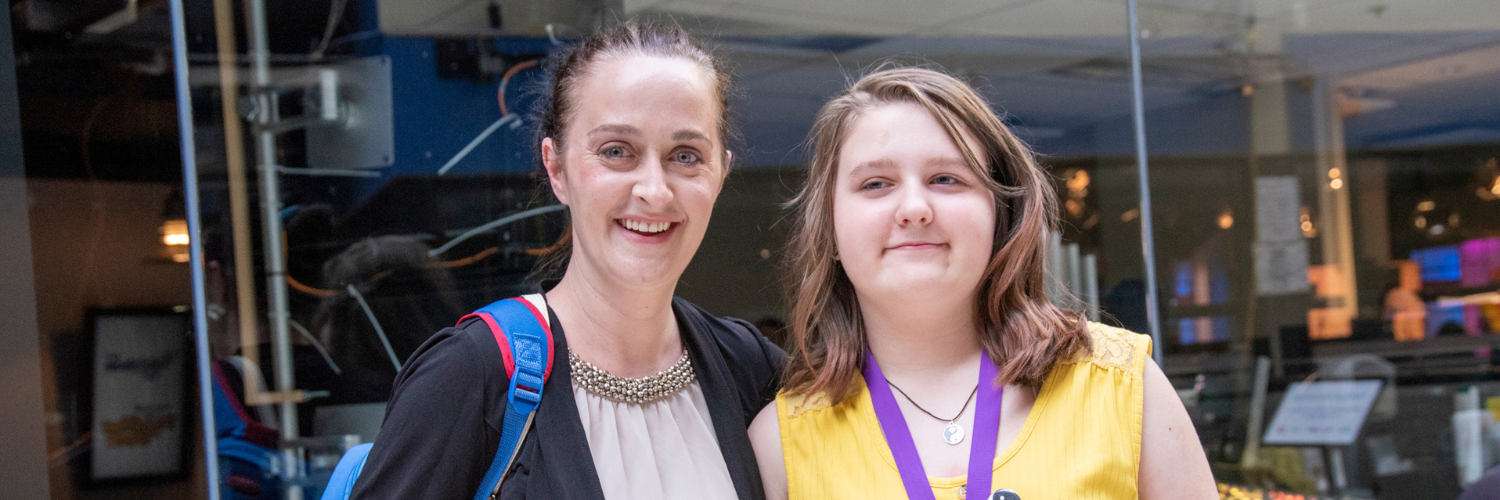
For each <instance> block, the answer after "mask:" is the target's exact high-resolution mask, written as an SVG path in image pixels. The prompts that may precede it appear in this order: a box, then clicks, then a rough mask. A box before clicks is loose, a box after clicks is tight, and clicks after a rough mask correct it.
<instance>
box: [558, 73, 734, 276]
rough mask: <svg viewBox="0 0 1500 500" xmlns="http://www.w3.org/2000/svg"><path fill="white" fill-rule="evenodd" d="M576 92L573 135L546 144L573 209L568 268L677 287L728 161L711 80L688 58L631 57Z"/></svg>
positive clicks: (561, 193) (583, 81)
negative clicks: (571, 243) (571, 252)
mask: <svg viewBox="0 0 1500 500" xmlns="http://www.w3.org/2000/svg"><path fill="white" fill-rule="evenodd" d="M572 93H573V95H572V97H573V103H572V109H573V110H574V111H573V112H572V113H571V116H568V117H565V119H567V120H568V123H567V126H566V127H564V129H565V132H564V133H565V134H566V138H565V140H564V141H562V143H561V144H559V143H558V142H557V141H556V140H554V139H553V138H547V139H544V140H543V141H542V162H543V164H544V165H545V166H546V168H547V175H548V177H549V178H550V181H551V185H552V192H553V193H555V194H556V195H557V198H558V199H559V200H561V201H562V203H564V204H566V205H568V210H569V213H570V214H571V216H572V224H573V233H572V235H573V245H574V247H573V256H572V263H571V264H570V265H569V269H570V272H571V271H572V270H574V269H577V270H580V271H585V272H587V273H589V274H590V275H591V276H594V277H598V278H604V279H609V280H614V281H618V282H621V283H623V284H631V285H648V284H663V283H670V284H675V283H676V282H677V278H678V277H679V276H681V275H682V271H683V269H685V268H686V267H687V265H688V261H689V260H691V259H692V257H693V253H694V252H696V251H697V250H698V245H699V244H700V243H702V242H703V233H704V230H705V229H706V228H707V227H708V219H709V215H710V214H712V213H713V208H714V199H715V198H717V197H718V195H719V189H720V188H721V187H723V183H724V175H725V173H726V168H727V165H726V164H725V162H726V161H727V160H728V155H727V153H725V152H724V150H723V139H722V138H721V137H718V131H719V127H718V124H719V114H720V110H719V104H718V101H717V99H716V97H717V95H716V93H715V90H714V82H713V80H711V79H710V77H709V75H708V74H706V72H705V71H703V70H702V69H701V68H699V67H698V66H697V65H696V64H694V63H693V62H690V61H688V60H685V59H680V58H672V57H654V56H645V55H624V56H616V57H608V58H605V59H602V60H599V61H596V62H594V63H593V64H592V65H591V67H589V68H588V69H587V72H586V73H585V74H583V75H582V76H580V78H579V79H578V81H577V83H576V85H575V86H574V87H573V90H572Z"/></svg>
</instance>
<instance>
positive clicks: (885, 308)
mask: <svg viewBox="0 0 1500 500" xmlns="http://www.w3.org/2000/svg"><path fill="white" fill-rule="evenodd" d="M860 304H861V307H860V309H861V315H862V317H863V319H864V326H865V332H866V338H867V339H868V342H869V346H870V352H871V353H873V354H874V355H875V359H876V360H877V362H879V363H880V370H881V371H882V372H883V373H885V375H886V378H889V379H891V381H892V382H895V383H897V384H900V383H901V382H903V381H905V382H907V383H909V384H922V385H926V384H938V383H952V382H956V381H958V380H969V381H972V380H975V379H976V378H977V377H978V376H979V359H980V353H981V352H982V349H983V347H982V346H981V344H980V342H979V326H978V317H977V314H976V312H975V311H974V309H973V302H972V301H967V300H960V301H950V302H946V303H944V302H940V301H922V300H914V301H908V302H905V303H902V304H899V305H897V304H891V305H880V306H874V307H871V306H870V305H868V304H869V302H868V301H866V300H864V298H861V300H860Z"/></svg>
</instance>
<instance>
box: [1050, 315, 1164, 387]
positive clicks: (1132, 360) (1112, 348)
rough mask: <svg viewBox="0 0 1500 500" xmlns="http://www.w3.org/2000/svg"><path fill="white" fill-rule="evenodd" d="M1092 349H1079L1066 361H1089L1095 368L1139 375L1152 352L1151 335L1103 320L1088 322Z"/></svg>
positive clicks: (1128, 375) (1131, 376) (1076, 362)
mask: <svg viewBox="0 0 1500 500" xmlns="http://www.w3.org/2000/svg"><path fill="white" fill-rule="evenodd" d="M1087 328H1088V333H1089V350H1088V351H1086V352H1079V353H1078V354H1077V355H1076V356H1074V357H1073V359H1072V360H1070V361H1069V362H1068V363H1067V364H1080V363H1087V364H1088V365H1091V366H1092V367H1095V368H1101V369H1105V370H1117V371H1119V372H1120V374H1121V375H1124V376H1126V377H1127V378H1134V377H1137V376H1140V375H1141V374H1142V373H1143V372H1142V370H1144V369H1145V361H1146V358H1147V357H1150V356H1151V337H1150V336H1147V335H1143V334H1139V333H1136V332H1132V331H1130V330H1126V329H1124V328H1118V327H1113V326H1109V325H1105V324H1102V323H1094V322H1089V323H1088V327H1087Z"/></svg>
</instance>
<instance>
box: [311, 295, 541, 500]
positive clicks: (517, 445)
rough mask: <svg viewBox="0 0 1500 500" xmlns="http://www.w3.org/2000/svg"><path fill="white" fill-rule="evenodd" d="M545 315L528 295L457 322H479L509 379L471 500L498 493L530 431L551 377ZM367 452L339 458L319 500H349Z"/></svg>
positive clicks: (355, 449) (535, 298)
mask: <svg viewBox="0 0 1500 500" xmlns="http://www.w3.org/2000/svg"><path fill="white" fill-rule="evenodd" d="M546 311H547V303H546V301H545V300H544V299H543V298H542V296H541V294H532V295H526V296H523V297H512V298H509V299H505V300H501V301H498V302H495V303H493V304H490V305H487V306H484V307H482V308H480V309H479V310H478V311H475V312H474V313H472V314H469V315H467V316H464V317H463V319H460V320H459V323H460V324H462V323H463V322H464V321H467V320H468V319H469V318H479V319H480V320H482V321H484V323H485V324H486V325H489V327H490V333H491V334H493V335H494V336H495V342H496V343H498V344H499V345H500V355H501V356H502V357H503V358H504V360H505V373H506V375H507V376H509V377H510V388H509V389H508V390H507V391H506V393H505V400H506V405H505V424H504V425H503V427H501V430H500V447H499V448H498V449H496V450H495V458H494V460H492V461H491V462H490V468H489V470H488V471H486V472H485V473H484V479H483V480H482V481H480V482H479V491H477V492H475V493H474V500H485V499H487V498H491V497H493V496H494V495H495V494H497V493H498V492H499V491H500V479H501V477H503V476H504V475H505V472H506V471H507V470H509V469H510V464H511V462H513V461H515V458H516V452H518V451H520V449H521V442H522V441H524V440H525V438H526V431H527V430H528V429H530V428H531V419H532V417H533V416H535V415H534V412H535V411H536V407H537V405H538V404H539V403H541V401H542V386H543V385H546V383H547V377H548V376H549V375H551V374H552V327H551V323H550V322H549V321H548V319H547V313H546ZM372 446H374V443H365V444H361V445H359V446H355V447H353V448H350V449H349V451H347V452H344V456H343V457H342V458H340V459H339V463H338V465H337V466H335V467H334V469H333V476H332V477H331V478H330V479H329V480H328V486H327V487H325V488H324V489H323V500H346V499H348V498H349V495H350V493H351V492H352V491H353V490H354V481H355V479H358V478H359V472H360V470H362V469H364V466H365V459H366V458H367V457H369V455H370V448H371V447H372Z"/></svg>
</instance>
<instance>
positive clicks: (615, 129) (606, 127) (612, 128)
mask: <svg viewBox="0 0 1500 500" xmlns="http://www.w3.org/2000/svg"><path fill="white" fill-rule="evenodd" d="M599 134H620V135H634V136H639V135H641V129H638V128H635V127H633V126H630V125H623V124H616V123H606V124H603V125H600V126H597V127H594V129H593V130H590V131H589V133H588V135H589V137H593V136H595V135H599Z"/></svg>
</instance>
